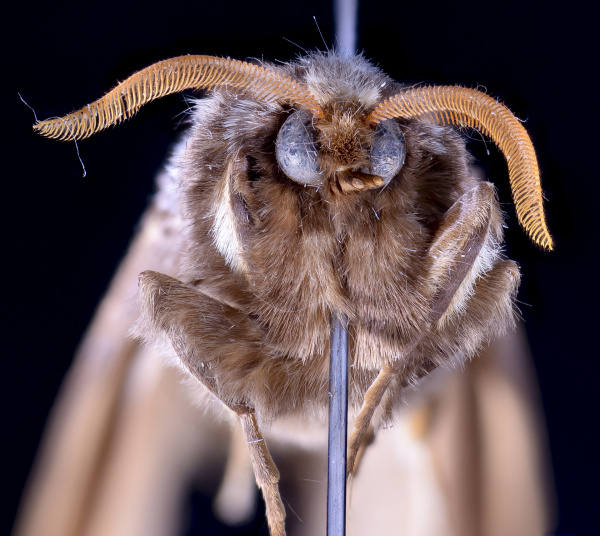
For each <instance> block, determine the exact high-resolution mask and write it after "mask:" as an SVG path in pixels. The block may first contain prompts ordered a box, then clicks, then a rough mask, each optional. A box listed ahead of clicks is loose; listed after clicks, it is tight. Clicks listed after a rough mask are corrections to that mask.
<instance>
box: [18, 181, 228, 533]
mask: <svg viewBox="0 0 600 536" xmlns="http://www.w3.org/2000/svg"><path fill="white" fill-rule="evenodd" d="M173 173H174V172H173V171H172V170H168V171H164V172H163V173H161V174H159V177H158V183H159V193H158V194H157V195H156V197H155V199H154V201H153V203H152V205H151V206H150V207H149V208H148V210H147V211H146V213H145V215H144V216H143V218H142V221H141V224H140V227H139V230H138V232H137V234H136V236H135V238H134V240H133V242H132V244H131V246H130V247H129V250H128V252H127V255H126V256H125V258H124V259H123V261H122V262H121V264H120V266H119V268H118V270H117V272H116V274H115V276H114V278H113V280H112V282H111V284H110V286H109V289H108V291H107V293H106V295H105V296H104V298H103V300H102V301H101V303H100V305H99V306H98V309H97V311H96V314H95V316H94V319H93V321H92V323H91V325H90V326H89V328H88V330H87V332H86V334H85V337H84V339H83V340H82V343H81V345H80V348H79V350H78V352H77V354H76V356H75V358H74V362H73V364H72V366H71V368H70V370H69V372H68V374H67V376H66V378H65V380H64V381H63V385H62V387H61V390H60V393H59V395H58V399H57V401H56V403H55V405H54V407H53V409H52V412H51V415H50V418H49V421H48V424H47V426H46V430H45V432H44V437H43V440H42V445H41V448H40V451H39V453H38V455H37V459H36V462H35V465H34V468H33V470H32V473H31V476H30V478H29V482H28V484H27V488H26V491H25V494H24V498H23V501H22V504H21V507H20V512H19V515H18V518H17V523H16V525H15V530H14V534H15V536H30V535H31V536H33V535H39V534H45V535H46V536H55V535H56V536H71V535H72V536H82V535H94V534H98V535H105V534H128V535H136V534H139V535H142V534H143V535H146V536H148V535H152V534H156V535H159V534H161V535H162V534H166V533H170V532H173V531H174V527H176V526H177V525H178V524H179V521H178V520H179V518H180V517H179V513H180V512H179V510H180V508H181V504H180V502H181V501H180V498H181V496H182V494H183V489H184V487H185V486H186V485H187V484H188V483H189V480H190V475H194V474H198V473H197V472H198V470H201V471H204V472H205V474H206V475H211V474H212V475H213V481H217V482H218V478H219V475H216V476H215V475H214V473H215V470H219V468H221V467H222V466H223V464H224V461H225V457H226V455H227V450H228V440H229V429H228V428H229V427H228V426H227V425H226V423H221V424H219V423H218V422H217V421H216V420H215V419H214V418H213V417H212V416H210V415H207V414H206V412H205V411H203V410H201V409H198V408H196V407H193V405H192V404H190V397H189V396H188V395H189V393H187V392H186V391H187V390H188V389H186V387H185V386H184V385H182V382H183V375H182V373H181V372H180V371H178V370H176V369H174V368H172V367H166V366H165V365H164V362H163V359H162V357H160V356H159V355H158V354H157V352H156V351H155V350H153V349H151V348H148V347H144V346H142V345H140V343H139V342H138V341H136V340H135V339H133V338H132V337H131V336H130V335H129V330H130V328H131V326H132V324H133V323H134V322H135V320H136V318H137V316H138V314H139V307H138V304H137V300H136V294H137V284H138V275H139V273H140V272H142V271H144V270H147V269H154V270H157V271H160V272H162V273H166V274H172V275H173V276H175V275H177V271H178V267H179V263H180V261H181V255H182V251H181V249H182V248H183V243H184V240H183V232H184V226H183V222H182V218H181V213H180V211H179V209H178V207H177V204H176V203H177V201H176V192H175V190H174V185H175V177H174V175H173ZM190 423H192V424H190ZM215 479H216V480H215ZM206 480H208V481H210V478H207V479H206ZM213 486H214V484H213ZM213 492H214V490H210V491H209V492H208V493H213Z"/></svg>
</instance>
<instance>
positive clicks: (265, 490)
mask: <svg viewBox="0 0 600 536" xmlns="http://www.w3.org/2000/svg"><path fill="white" fill-rule="evenodd" d="M235 411H236V413H237V414H238V416H239V419H240V423H241V425H242V431H243V432H244V437H245V438H246V443H247V444H248V450H249V451H250V458H251V460H252V467H253V468H254V477H255V478H256V483H257V484H258V487H259V488H260V489H261V491H262V494H263V497H264V499H265V504H266V509H267V522H268V523H269V530H270V532H271V536H285V508H284V507H283V502H282V501H281V495H280V494H279V471H278V470H277V467H276V466H275V462H274V461H273V458H271V453H270V452H269V448H268V447H267V443H266V442H265V440H264V438H263V436H262V434H261V433H260V430H259V429H258V423H257V421H256V415H255V414H254V411H253V410H252V409H251V408H248V407H244V408H239V409H236V410H235Z"/></svg>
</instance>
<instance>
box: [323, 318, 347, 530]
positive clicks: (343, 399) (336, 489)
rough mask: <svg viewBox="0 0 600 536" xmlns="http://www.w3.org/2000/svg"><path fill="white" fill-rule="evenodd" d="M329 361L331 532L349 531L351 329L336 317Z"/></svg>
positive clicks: (328, 478) (329, 515)
mask: <svg viewBox="0 0 600 536" xmlns="http://www.w3.org/2000/svg"><path fill="white" fill-rule="evenodd" d="M331 323H332V327H331V355H330V361H329V443H328V449H329V450H328V474H327V536H344V535H345V534H346V443H347V437H348V435H347V433H348V432H347V430H348V332H347V331H346V329H345V327H344V325H345V319H343V320H340V319H339V318H337V317H333V318H332V322H331Z"/></svg>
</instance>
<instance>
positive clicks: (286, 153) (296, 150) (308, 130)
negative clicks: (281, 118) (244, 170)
mask: <svg viewBox="0 0 600 536" xmlns="http://www.w3.org/2000/svg"><path fill="white" fill-rule="evenodd" d="M312 121H313V116H312V115H311V114H310V113H308V112H304V111H302V110H300V111H297V112H294V113H293V114H292V115H290V116H289V117H288V118H287V119H286V120H285V123H283V125H281V128H280V129H279V133H278V134H277V140H276V141H275V146H276V149H275V156H276V157H277V162H278V163H279V166H280V167H281V169H282V170H283V172H284V173H285V174H286V175H287V176H288V177H289V178H290V179H292V180H293V181H295V182H297V183H300V184H304V185H309V186H318V185H320V184H321V183H322V181H323V177H324V173H323V171H322V170H321V163H320V160H319V148H318V145H317V142H316V141H315V140H316V138H317V133H316V130H315V128H314V127H313V125H312Z"/></svg>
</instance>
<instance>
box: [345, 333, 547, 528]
mask: <svg viewBox="0 0 600 536" xmlns="http://www.w3.org/2000/svg"><path fill="white" fill-rule="evenodd" d="M550 475H551V473H550V468H549V461H548V459H547V444H546V437H545V432H544V423H543V416H542V412H541V406H540V401H539V395H538V391H537V385H536V381H535V377H534V374H533V371H532V363H531V356H530V354H529V349H528V344H527V340H526V336H525V334H524V330H523V327H522V326H521V325H520V324H519V325H518V326H517V329H516V330H515V331H513V330H510V331H509V332H507V333H506V334H505V335H504V337H502V338H500V339H498V340H495V341H494V342H492V343H490V344H489V345H487V346H486V347H485V348H484V349H483V351H482V352H481V353H480V354H479V356H477V357H476V358H474V359H473V360H472V361H470V362H468V363H466V364H465V366H464V369H463V370H459V369H453V370H449V369H446V370H438V371H436V372H434V373H432V376H431V377H430V378H427V379H426V381H425V382H424V383H423V384H422V386H421V388H420V391H419V392H417V393H414V394H413V395H411V396H409V398H408V404H407V407H406V408H405V409H404V411H402V412H401V413H400V415H399V416H398V418H397V419H396V420H395V422H394V423H393V425H392V426H391V427H389V428H387V429H383V430H379V432H378V433H377V434H376V436H375V440H374V442H373V443H372V444H371V445H369V447H368V448H367V449H366V450H365V453H364V456H363V459H362V460H361V463H360V466H359V468H358V471H357V474H356V477H355V479H354V482H353V487H352V494H351V502H350V504H349V521H348V523H349V527H350V528H351V530H352V534H355V535H357V536H358V535H363V534H364V535H366V534H403V535H405V536H413V535H414V536H416V535H421V534H447V535H449V536H458V535H461V536H462V535H470V534H472V535H476V534H486V535H490V536H495V535H498V536H500V535H506V534H546V533H548V532H549V531H551V529H552V527H553V521H554V520H553V514H552V511H553V509H552V505H553V496H552V492H551V489H552V486H551V476H550Z"/></svg>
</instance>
